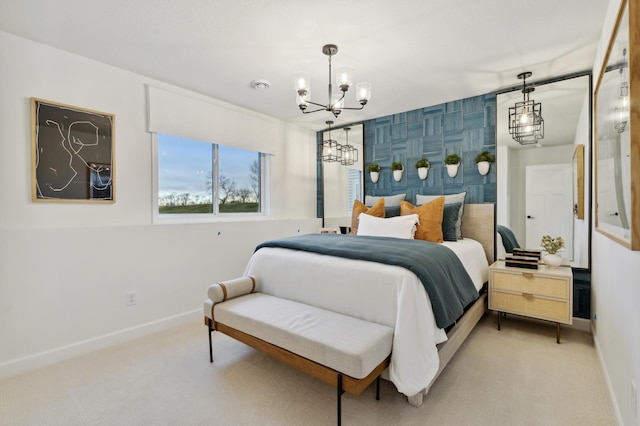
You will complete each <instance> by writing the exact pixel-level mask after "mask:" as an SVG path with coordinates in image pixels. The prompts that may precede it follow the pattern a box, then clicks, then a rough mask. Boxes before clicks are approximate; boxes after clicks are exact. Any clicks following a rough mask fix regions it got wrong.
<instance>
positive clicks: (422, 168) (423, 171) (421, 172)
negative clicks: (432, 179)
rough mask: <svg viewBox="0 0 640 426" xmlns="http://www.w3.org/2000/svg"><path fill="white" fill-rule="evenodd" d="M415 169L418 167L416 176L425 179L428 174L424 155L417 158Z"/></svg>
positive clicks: (427, 162) (427, 163) (427, 165)
mask: <svg viewBox="0 0 640 426" xmlns="http://www.w3.org/2000/svg"><path fill="white" fill-rule="evenodd" d="M416 169H418V177H419V178H420V179H422V180H425V179H426V178H427V176H428V175H429V160H427V159H426V158H424V157H423V158H421V159H420V160H418V162H417V163H416Z"/></svg>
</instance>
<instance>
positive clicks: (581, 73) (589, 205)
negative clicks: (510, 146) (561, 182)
mask: <svg viewBox="0 0 640 426" xmlns="http://www.w3.org/2000/svg"><path fill="white" fill-rule="evenodd" d="M577 77H588V89H587V90H588V95H589V106H590V108H589V119H588V123H587V124H588V126H589V132H588V134H589V138H588V141H587V144H586V148H587V149H588V151H587V152H588V153H589V158H590V159H591V158H593V156H594V155H595V153H594V136H593V135H594V133H593V126H594V114H593V112H594V108H593V105H594V104H593V101H594V98H593V73H592V72H591V71H590V70H585V71H578V72H574V73H570V74H565V75H560V76H556V77H552V78H548V79H544V80H538V81H535V82H533V84H534V85H535V87H540V86H543V85H545V84H550V83H557V82H562V81H564V80H570V79H573V78H577ZM521 90H522V84H520V85H517V86H512V87H508V88H505V89H501V90H498V91H496V92H495V96H496V104H497V97H498V95H502V94H505V93H510V92H515V91H521ZM498 113H499V111H498V109H497V107H496V114H498ZM496 122H497V119H496ZM497 143H498V140H497V136H496V146H497ZM578 146H579V145H578V144H577V145H576V148H574V149H577V147H578ZM574 155H575V153H574ZM583 155H584V151H583ZM499 161H500V160H499V158H497V156H496V166H497V167H500V164H499ZM583 163H584V158H583ZM586 167H587V168H586V169H585V167H583V168H582V172H583V175H582V177H583V182H584V181H585V179H584V174H585V172H586V171H587V170H588V179H587V181H586V182H584V183H586V184H587V185H588V186H587V197H588V198H587V199H586V200H584V199H583V202H584V209H583V216H584V212H585V211H586V212H588V213H589V217H588V220H589V221H591V220H592V215H593V214H595V209H593V208H592V206H593V204H592V203H593V201H594V198H593V186H592V185H593V183H594V182H595V178H594V176H595V174H594V172H595V170H594V168H593V167H592V163H591V162H589V164H586ZM582 193H583V194H584V190H583V191H582ZM498 203H500V199H497V200H496V208H497V206H498ZM575 219H579V218H578V217H575V218H574V220H575ZM582 220H584V219H582ZM574 227H575V222H574ZM586 228H587V232H586V237H587V256H586V263H587V265H586V267H585V266H579V265H575V266H572V267H571V268H572V269H573V270H574V271H590V270H591V239H592V229H593V227H592V226H591V223H589V224H588V226H586ZM574 238H575V236H574Z"/></svg>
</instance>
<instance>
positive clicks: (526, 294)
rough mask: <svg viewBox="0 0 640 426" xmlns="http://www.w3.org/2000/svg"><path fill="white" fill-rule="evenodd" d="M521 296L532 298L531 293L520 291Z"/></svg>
mask: <svg viewBox="0 0 640 426" xmlns="http://www.w3.org/2000/svg"><path fill="white" fill-rule="evenodd" d="M522 297H524V298H525V299H533V294H531V293H522Z"/></svg>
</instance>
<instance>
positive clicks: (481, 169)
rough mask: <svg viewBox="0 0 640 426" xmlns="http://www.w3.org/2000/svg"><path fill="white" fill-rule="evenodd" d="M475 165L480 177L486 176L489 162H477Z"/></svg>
mask: <svg viewBox="0 0 640 426" xmlns="http://www.w3.org/2000/svg"><path fill="white" fill-rule="evenodd" d="M477 165H478V173H480V174H481V175H482V176H486V174H487V173H489V168H490V167H491V163H490V162H488V161H479V162H478V163H477Z"/></svg>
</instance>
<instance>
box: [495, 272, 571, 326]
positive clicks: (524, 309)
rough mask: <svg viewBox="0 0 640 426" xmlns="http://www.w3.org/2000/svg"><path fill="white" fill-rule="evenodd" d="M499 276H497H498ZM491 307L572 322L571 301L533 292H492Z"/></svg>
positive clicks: (502, 310)
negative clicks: (536, 294) (549, 297)
mask: <svg viewBox="0 0 640 426" xmlns="http://www.w3.org/2000/svg"><path fill="white" fill-rule="evenodd" d="M496 278H497V277H496ZM490 296H491V306H490V309H493V310H497V311H500V312H509V313H514V314H520V315H527V316H531V317H535V318H540V319H546V320H550V321H556V322H561V323H565V324H570V323H571V318H570V316H569V315H570V312H571V311H570V310H569V302H568V301H567V300H554V299H546V298H541V297H537V296H534V295H533V294H531V293H527V292H524V293H515V292H514V293H510V292H502V291H496V290H495V289H494V291H492V292H491V295H490Z"/></svg>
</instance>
